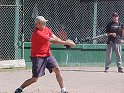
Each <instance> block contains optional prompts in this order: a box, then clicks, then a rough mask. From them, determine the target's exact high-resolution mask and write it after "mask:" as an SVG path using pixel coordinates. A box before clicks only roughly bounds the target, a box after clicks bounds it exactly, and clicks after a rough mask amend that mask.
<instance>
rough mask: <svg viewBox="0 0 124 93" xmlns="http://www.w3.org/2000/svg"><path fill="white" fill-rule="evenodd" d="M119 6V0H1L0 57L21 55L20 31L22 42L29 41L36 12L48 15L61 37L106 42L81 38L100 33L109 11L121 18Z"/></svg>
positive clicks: (79, 41) (122, 3)
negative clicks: (116, 13)
mask: <svg viewBox="0 0 124 93" xmlns="http://www.w3.org/2000/svg"><path fill="white" fill-rule="evenodd" d="M23 1H24V6H22V4H23ZM123 6H124V1H123V0H1V1H0V12H1V14H0V15H1V16H0V24H1V25H0V52H1V56H0V60H9V59H20V58H21V56H20V55H21V47H20V46H21V45H20V42H21V39H22V34H23V33H22V32H23V31H24V40H25V42H30V37H31V33H32V29H33V28H34V19H35V17H36V16H38V15H42V16H44V17H45V18H46V19H48V20H49V21H48V23H47V25H48V26H49V27H50V28H51V29H52V31H53V32H54V34H55V35H57V36H58V37H60V38H61V39H63V40H65V39H72V40H74V41H76V42H78V43H80V44H82V43H83V44H84V43H85V44H106V38H99V39H97V40H93V41H88V42H82V40H84V39H85V38H87V37H95V36H97V35H101V34H104V33H105V27H106V25H107V23H108V22H109V21H111V15H112V13H113V12H118V13H119V15H120V21H121V22H123V19H124V18H123V17H124V16H123V13H124V9H123ZM23 8H24V11H23V12H24V20H23V18H22V17H23V15H22V14H23V13H22V9H23ZM22 21H24V25H23V22H22ZM23 27H24V28H23ZM22 28H23V31H22ZM77 40H78V41H77Z"/></svg>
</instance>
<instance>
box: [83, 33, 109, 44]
mask: <svg viewBox="0 0 124 93" xmlns="http://www.w3.org/2000/svg"><path fill="white" fill-rule="evenodd" d="M101 37H107V34H106V33H105V34H102V35H98V36H95V37H86V38H85V39H82V42H87V41H91V40H95V39H98V38H101Z"/></svg>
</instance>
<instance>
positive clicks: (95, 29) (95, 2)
mask: <svg viewBox="0 0 124 93" xmlns="http://www.w3.org/2000/svg"><path fill="white" fill-rule="evenodd" d="M97 3H98V0H94V14H93V16H94V17H93V37H95V36H96V31H97ZM93 44H96V40H93Z"/></svg>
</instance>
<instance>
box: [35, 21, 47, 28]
mask: <svg viewBox="0 0 124 93" xmlns="http://www.w3.org/2000/svg"><path fill="white" fill-rule="evenodd" d="M45 26H46V23H40V22H38V23H36V27H37V28H38V29H44V28H45Z"/></svg>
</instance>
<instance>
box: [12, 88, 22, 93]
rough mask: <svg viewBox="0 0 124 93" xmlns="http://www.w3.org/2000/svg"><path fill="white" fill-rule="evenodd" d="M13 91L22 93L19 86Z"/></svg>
mask: <svg viewBox="0 0 124 93" xmlns="http://www.w3.org/2000/svg"><path fill="white" fill-rule="evenodd" d="M14 93H22V90H21V89H20V88H17V89H16V90H15V92H14Z"/></svg>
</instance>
